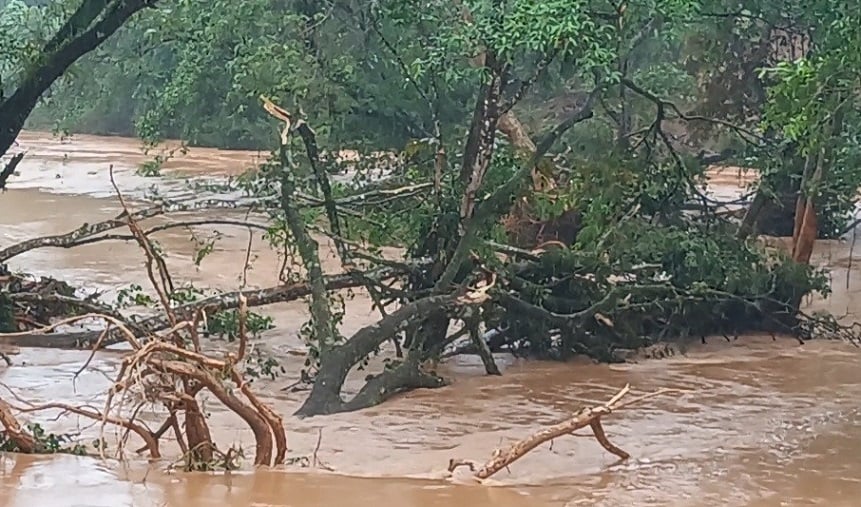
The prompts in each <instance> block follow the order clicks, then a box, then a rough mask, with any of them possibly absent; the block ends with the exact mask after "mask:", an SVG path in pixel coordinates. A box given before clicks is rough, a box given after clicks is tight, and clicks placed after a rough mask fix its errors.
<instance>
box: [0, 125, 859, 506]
mask: <svg viewBox="0 0 861 507" xmlns="http://www.w3.org/2000/svg"><path fill="white" fill-rule="evenodd" d="M20 141H21V143H22V147H24V148H27V149H29V150H30V155H29V156H28V157H27V158H26V159H25V161H24V162H23V163H22V165H21V166H20V172H21V175H20V177H16V178H14V179H13V180H12V182H11V184H10V190H9V191H8V192H6V193H5V194H2V195H0V231H2V232H0V247H2V246H7V245H9V244H12V243H15V242H18V241H21V240H24V239H27V238H31V237H36V236H41V235H45V234H56V233H62V232H67V231H70V230H72V229H74V228H76V227H78V226H79V225H80V224H81V223H83V222H90V223H92V222H94V221H97V220H101V219H105V218H109V217H112V216H115V215H116V214H117V213H118V212H119V210H120V207H119V205H118V203H117V202H116V200H115V199H114V198H113V197H112V196H111V194H112V192H111V187H110V183H109V181H108V179H107V169H108V166H109V165H110V164H113V165H114V166H115V168H116V170H117V171H118V172H117V180H118V184H119V186H120V187H121V188H122V189H123V190H124V191H125V192H128V194H129V195H130V196H132V197H135V196H137V197H139V196H140V195H141V192H143V191H144V190H145V189H146V188H148V187H149V186H150V185H152V183H153V180H152V179H147V178H141V177H137V176H135V175H134V174H133V172H134V168H135V167H136V166H137V164H139V163H140V162H142V161H143V160H145V157H142V156H141V154H140V151H139V145H138V143H137V142H135V141H132V140H124V139H115V138H96V137H89V136H80V137H76V138H75V140H73V141H71V142H67V143H61V142H60V141H58V140H53V139H51V138H50V137H49V136H41V135H37V134H26V135H23V136H22V137H21V139H20ZM260 156H261V155H259V154H254V153H238V152H233V153H231V152H220V151H216V150H203V149H194V150H191V152H190V153H189V155H188V156H186V157H180V158H178V159H177V160H173V161H171V162H169V164H168V166H166V174H165V177H164V178H161V179H159V185H161V186H162V187H163V188H164V189H167V190H166V191H167V192H181V191H182V188H183V185H182V180H181V179H180V178H177V175H182V176H190V175H191V176H213V175H224V174H235V173H239V172H241V171H242V170H243V169H245V168H246V167H247V166H248V165H250V164H251V163H253V161H254V160H255V159H259V157H260ZM713 181H714V182H715V183H716V185H717V186H718V188H717V190H719V191H720V192H721V193H722V194H723V193H729V194H732V193H738V192H739V185H741V184H742V182H743V181H744V178H739V176H738V175H737V174H735V173H733V174H729V173H726V172H725V173H721V174H715V175H714V179H713ZM208 213H213V212H208ZM208 229H211V228H208ZM208 229H207V228H204V229H203V230H208ZM220 230H221V231H222V232H223V233H224V235H225V237H224V238H223V239H222V240H221V241H220V242H219V243H218V244H217V248H216V251H215V252H214V254H213V255H212V256H211V257H209V258H207V259H206V260H205V261H204V262H203V264H202V265H201V266H200V268H198V267H196V266H194V264H193V262H192V259H191V257H192V252H193V244H192V242H191V241H190V240H189V234H188V232H187V231H185V230H181V229H174V230H172V231H170V232H166V233H162V234H160V235H158V236H157V238H158V239H159V241H160V242H161V243H162V244H163V245H164V247H165V249H166V250H167V251H169V252H170V254H169V257H168V264H169V266H170V268H171V269H172V271H173V273H174V275H175V278H176V281H177V282H178V281H179V280H183V281H188V282H194V283H195V284H198V285H206V286H210V287H217V288H222V289H235V288H237V287H238V286H239V284H240V280H241V275H242V273H241V267H242V260H243V259H244V257H245V249H246V245H247V242H248V232H247V231H246V230H244V229H239V228H230V227H225V228H222V229H220ZM253 246H254V252H255V255H256V256H257V258H256V261H255V262H254V269H253V270H252V271H251V272H250V273H249V276H248V281H247V283H248V285H249V286H269V285H274V284H276V283H277V273H278V266H279V260H278V258H277V256H276V254H275V253H274V252H273V251H271V250H270V249H269V248H268V247H267V246H266V244H265V243H264V242H263V241H261V240H260V238H259V237H257V236H255V238H254V240H253ZM323 250H324V252H326V255H327V257H326V258H327V261H326V267H327V269H329V270H335V269H336V268H337V264H336V262H335V259H334V255H333V254H332V253H331V252H330V249H329V248H328V247H327V246H326V245H325V244H324V246H323ZM816 258H817V260H818V261H819V262H822V263H826V264H827V265H829V266H831V267H832V268H833V286H834V292H835V293H834V295H833V296H832V297H831V298H830V299H829V300H825V301H822V300H813V301H809V302H808V303H807V304H808V306H809V307H810V308H812V309H817V308H821V309H829V310H831V311H832V312H834V313H836V314H838V315H841V316H843V318H844V319H847V320H856V319H857V316H856V312H858V311H859V310H861V296H859V294H858V292H859V290H861V272H859V270H858V269H857V267H854V266H853V267H852V268H851V270H850V269H849V266H850V264H851V263H850V252H849V246H848V245H845V244H840V243H838V242H823V243H821V244H820V245H819V246H818V251H817V254H816ZM10 264H11V267H12V268H13V269H21V270H26V271H29V272H33V273H36V274H52V275H54V276H57V277H59V278H62V279H66V280H68V281H70V282H71V283H73V284H77V285H81V286H83V287H85V288H86V289H88V290H101V291H105V293H106V297H110V296H111V295H112V294H114V293H115V291H116V290H117V289H118V288H120V287H123V286H127V285H128V284H129V283H139V284H141V285H146V283H145V278H144V275H143V270H142V269H141V268H142V258H141V254H140V252H139V251H138V250H137V248H136V247H135V246H133V245H130V244H125V243H118V242H112V243H97V244H93V245H88V246H84V247H80V248H76V249H70V250H63V249H43V250H35V251H31V252H29V253H27V254H25V255H21V256H19V257H16V258H15V259H13V261H12V262H11V263H10ZM856 264H857V263H856ZM347 311H348V316H349V317H348V319H347V320H346V322H345V323H344V332H346V333H350V332H352V331H355V330H356V329H358V328H360V327H362V326H363V325H365V324H368V323H370V322H372V321H374V320H375V315H374V314H373V313H372V312H371V311H370V306H369V303H368V300H367V298H365V297H364V296H363V295H362V294H359V295H357V297H355V298H354V299H352V300H350V301H348V309H347ZM267 313H268V314H269V315H271V316H273V318H274V319H275V323H276V325H277V328H276V329H274V330H272V331H269V332H267V333H265V335H264V338H263V343H262V345H261V346H264V347H266V348H268V349H269V350H271V351H273V352H274V353H276V354H278V355H279V357H281V358H283V360H284V365H285V367H286V368H287V374H286V375H285V376H283V377H280V378H278V379H276V380H275V381H266V382H262V383H261V384H260V385H259V386H258V391H259V392H265V393H269V394H268V396H267V400H268V401H269V402H270V403H272V404H273V406H275V407H276V409H278V410H279V411H280V412H281V413H282V414H285V415H287V414H290V413H292V411H293V410H295V408H296V407H297V406H298V404H299V403H300V402H301V401H302V399H303V396H304V395H305V394H304V393H291V392H289V391H282V390H281V388H282V387H284V386H287V385H289V384H291V383H293V382H294V381H295V378H296V376H297V374H298V371H299V369H300V367H301V362H302V360H303V358H301V357H298V356H295V355H292V354H289V353H288V352H290V351H291V350H301V342H300V340H299V338H298V336H297V333H298V329H299V326H300V325H301V324H302V323H303V322H304V320H305V318H306V311H305V308H304V305H303V304H302V303H300V302H297V303H289V304H279V305H274V306H272V307H271V308H268V309H267ZM86 357H87V353H85V352H78V351H59V350H48V349H26V350H21V351H20V353H19V354H17V355H15V356H13V360H14V363H15V364H14V365H13V366H12V367H6V366H5V365H0V382H3V383H4V384H6V385H8V386H10V387H11V388H13V389H15V391H16V392H17V393H19V395H21V396H22V397H25V398H27V399H28V400H31V401H34V402H39V401H48V400H64V401H68V402H73V403H79V404H84V403H90V404H93V405H95V406H100V405H101V403H102V401H101V400H102V399H103V398H101V395H102V394H103V392H104V390H105V389H106V388H107V386H108V385H109V380H108V377H110V376H112V375H113V374H114V373H115V372H116V368H117V363H118V358H119V355H118V353H116V352H106V353H103V354H100V355H99V356H98V357H97V359H96V360H95V361H94V362H93V364H92V366H93V368H91V370H89V371H88V372H86V373H83V374H82V375H80V376H79V377H78V378H77V379H74V374H75V372H76V371H77V370H78V369H79V367H80V365H81V364H82V363H83V362H84V361H85V360H86ZM499 360H500V365H501V367H502V368H503V370H504V375H503V376H501V377H487V376H484V375H483V369H482V367H481V364H480V362H479V361H478V360H477V359H476V358H472V357H460V358H456V359H453V360H451V361H450V362H448V363H446V364H444V365H442V367H441V369H442V371H443V373H444V375H445V376H446V377H447V378H449V379H451V380H452V384H451V385H450V386H448V387H445V388H442V389H438V390H433V391H418V392H413V393H410V394H408V395H406V396H403V397H400V398H398V399H395V400H392V401H390V402H387V403H386V404H384V405H383V406H381V407H377V408H373V409H370V410H366V411H362V412H359V413H352V414H340V415H336V416H331V417H326V418H312V419H306V420H298V419H296V418H292V417H287V418H286V419H285V424H286V426H287V432H288V440H289V444H290V452H289V455H290V456H293V457H298V456H309V455H311V454H312V453H314V449H315V447H316V446H317V442H318V439H319V449H318V450H317V452H316V453H317V458H318V459H319V461H321V462H324V463H325V464H326V465H327V466H328V467H329V468H331V469H332V470H333V471H331V472H330V471H325V470H321V469H301V468H297V467H293V468H288V469H287V470H273V471H253V470H251V469H250V467H248V468H246V469H244V470H243V471H241V472H236V473H231V474H226V475H225V474H218V475H214V474H177V473H170V472H167V471H166V469H167V468H168V465H169V464H170V458H171V457H170V456H169V457H168V458H167V459H166V460H164V461H161V462H158V463H153V464H148V463H146V462H145V461H143V460H139V459H134V458H133V459H131V460H130V461H129V462H127V463H124V464H119V463H116V462H114V461H110V460H108V461H101V460H99V459H94V458H79V457H74V456H40V457H31V456H15V455H6V456H0V506H21V507H24V506H28V507H29V506H40V507H43V506H44V507H52V506H105V507H107V506H111V507H116V506H126V505H129V506H141V507H144V506H162V505H169V506H189V507H203V506H211V505H213V506H214V505H218V506H223V507H234V506H236V507H238V506H293V507H310V506H368V505H378V504H381V503H384V502H385V503H388V504H391V505H399V506H404V507H431V506H446V507H489V506H494V507H509V506H510V507H514V506H539V507H540V506H566V505H567V506H574V505H606V506H617V505H618V506H629V505H635V506H640V505H643V506H648V505H655V506H665V505H671V506H712V505H714V506H719V505H733V506H736V505H738V506H742V505H749V506H781V505H813V504H817V505H828V506H850V505H851V506H854V505H858V502H859V500H858V499H859V498H861V403H859V400H861V355H859V353H858V351H857V349H855V348H854V347H851V346H848V345H845V344H839V343H827V342H809V343H807V344H805V345H799V344H798V343H797V342H795V341H793V340H788V339H778V340H777V341H773V340H772V338H771V337H767V336H766V337H763V336H743V337H740V338H739V340H738V341H736V342H733V343H727V342H726V341H724V340H723V339H722V338H713V339H711V340H709V343H708V344H707V345H704V346H697V347H696V348H693V349H691V350H688V352H687V354H685V355H677V356H674V357H672V358H669V359H666V360H661V361H646V362H641V363H638V364H626V365H613V366H607V365H592V364H586V363H585V362H582V361H581V362H574V363H569V364H560V363H541V362H524V361H515V360H512V359H510V358H507V357H504V356H500V358H499ZM625 383H631V384H632V386H633V387H634V388H635V389H638V390H640V391H647V390H653V389H657V388H662V387H674V388H680V389H683V390H685V392H684V393H683V394H679V395H668V396H665V397H660V398H655V399H652V400H649V401H647V402H645V403H643V404H642V405H641V406H637V407H632V408H630V409H626V410H625V411H622V412H619V413H617V414H613V415H612V416H610V417H608V418H607V420H606V422H605V427H606V429H607V432H608V434H609V436H610V438H611V439H612V440H613V442H614V443H615V444H617V445H618V446H620V447H622V448H623V449H625V450H626V451H628V452H629V453H630V454H631V455H632V458H631V459H630V460H628V461H627V462H624V463H618V462H617V460H616V458H615V456H612V455H610V454H608V453H606V452H605V451H604V450H603V449H602V448H601V447H600V446H599V445H598V444H597V443H596V442H595V441H594V440H593V439H592V438H591V437H585V436H584V437H568V438H564V439H559V440H557V441H555V442H554V443H553V445H552V447H551V446H548V445H545V446H543V447H542V448H539V449H536V450H535V451H533V452H532V453H530V454H529V455H527V456H526V457H525V458H523V459H522V460H520V461H518V462H517V463H515V464H514V465H512V466H511V468H510V471H502V472H500V473H499V474H498V475H497V476H494V481H493V485H492V487H488V486H476V485H458V484H452V483H451V482H447V481H443V480H441V479H440V478H441V476H442V473H441V472H442V470H444V468H445V467H446V465H447V463H448V460H449V459H450V458H467V459H475V460H479V461H483V460H484V459H486V458H487V457H489V456H490V453H491V452H492V450H493V449H495V448H497V447H500V446H503V445H505V444H506V443H509V442H512V441H513V440H515V439H517V438H520V437H522V436H525V435H527V434H529V433H530V432H532V431H534V430H536V429H538V428H540V427H542V426H544V425H548V424H552V423H554V422H558V421H560V420H562V419H564V418H566V417H567V416H569V415H570V414H571V413H572V412H573V411H575V410H577V409H578V408H579V407H581V406H582V405H583V404H584V403H589V400H604V399H607V398H608V397H609V396H610V395H612V394H613V392H615V390H616V389H618V388H619V387H621V386H623V385H624V384H625ZM352 387H353V388H355V385H353V386H352ZM0 389H2V388H0ZM5 395H6V394H5V393H4V396H5ZM205 408H206V410H207V411H208V412H210V413H211V424H212V428H213V432H214V434H215V435H216V439H215V440H216V441H217V442H219V443H221V444H222V445H223V446H229V445H231V444H236V445H241V446H243V447H244V448H246V449H249V447H253V440H252V439H251V435H250V432H248V431H247V430H246V429H245V427H244V425H243V423H242V421H241V420H239V419H238V418H235V417H234V416H233V415H232V414H230V413H227V412H225V411H224V410H223V409H221V407H220V406H218V405H217V404H209V405H207V406H206V407H205ZM28 420H30V421H38V422H40V423H42V424H44V425H46V426H47V427H49V428H50V429H55V430H60V431H64V432H69V431H73V432H74V431H81V432H82V434H83V435H92V434H93V433H92V432H93V428H88V427H87V426H89V425H90V423H88V422H87V421H84V420H80V421H78V420H77V419H75V418H72V417H66V418H64V419H62V420H60V421H54V420H53V414H44V415H40V416H38V417H34V418H31V419H28ZM151 422H152V423H153V424H157V421H151ZM96 434H97V433H96ZM173 457H175V456H173Z"/></svg>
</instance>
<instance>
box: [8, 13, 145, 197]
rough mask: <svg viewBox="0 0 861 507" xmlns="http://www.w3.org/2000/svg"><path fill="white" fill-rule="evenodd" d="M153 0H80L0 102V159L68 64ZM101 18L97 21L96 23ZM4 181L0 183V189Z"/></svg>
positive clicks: (88, 50)
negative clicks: (27, 70)
mask: <svg viewBox="0 0 861 507" xmlns="http://www.w3.org/2000/svg"><path fill="white" fill-rule="evenodd" d="M156 1H157V0H123V1H116V2H108V1H107V0H84V2H83V3H82V4H81V5H80V6H79V7H78V9H77V10H76V11H75V12H74V13H73V14H72V15H71V16H70V17H69V19H68V20H67V21H66V23H65V24H64V25H63V27H61V28H60V30H59V31H58V32H57V34H56V35H55V36H54V37H53V39H52V40H51V41H49V42H48V43H47V44H46V45H45V46H44V47H43V49H42V55H41V57H40V58H39V59H38V61H37V64H36V65H35V66H34V67H33V68H32V70H30V72H28V73H27V74H26V75H25V76H24V78H23V80H22V81H21V83H20V84H19V85H18V86H17V88H16V89H15V91H14V92H13V93H12V95H10V96H9V97H8V98H7V99H5V100H3V101H2V103H0V156H2V155H4V154H5V153H6V152H7V151H8V150H9V148H10V147H11V146H12V143H13V142H15V139H16V138H17V137H18V133H19V132H21V129H22V128H24V123H25V122H26V121H27V117H28V116H30V113H31V112H32V111H33V108H35V107H36V104H37V103H38V101H39V98H40V97H41V96H42V94H43V93H45V91H46V90H47V89H48V88H49V87H50V86H51V85H52V84H53V83H54V81H56V80H57V79H58V78H59V77H60V76H62V75H63V73H65V72H66V70H67V69H68V68H69V66H70V65H72V64H73V63H75V61H77V60H78V59H79V58H81V57H82V56H84V55H85V54H87V53H89V52H90V51H93V50H94V49H96V48H97V47H98V46H99V45H100V44H101V43H102V42H104V41H105V40H106V39H107V38H108V37H110V36H111V35H112V34H113V33H114V32H116V31H117V29H119V27H121V26H122V25H123V24H124V23H125V22H126V21H127V20H128V19H129V18H130V17H131V16H132V15H133V14H135V13H136V12H137V11H139V10H141V9H143V8H144V7H147V6H152V5H154V4H155V3H156ZM99 18H101V20H99V21H96V20H97V19H99ZM5 183H6V180H5V179H3V180H2V181H0V187H2V186H3V185H5Z"/></svg>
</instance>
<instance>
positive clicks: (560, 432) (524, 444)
mask: <svg viewBox="0 0 861 507" xmlns="http://www.w3.org/2000/svg"><path fill="white" fill-rule="evenodd" d="M630 392H631V386H630V385H625V387H623V388H622V389H621V390H620V391H619V392H618V393H616V394H615V395H614V396H613V397H612V398H610V400H609V401H607V402H606V403H604V404H602V405H598V406H595V407H591V408H584V409H582V410H580V411H579V412H577V414H575V415H574V416H573V417H571V418H570V419H568V420H566V421H563V422H561V423H558V424H554V425H553V426H550V427H548V428H544V429H543V430H540V431H537V432H535V433H533V434H532V435H529V436H528V437H526V438H524V439H522V440H520V441H518V442H515V443H514V444H513V445H512V446H511V447H509V448H508V449H507V450H501V449H497V450H496V451H494V452H493V455H492V456H491V458H490V459H489V460H487V462H485V463H484V464H483V465H480V466H479V465H477V464H476V463H475V462H474V461H470V460H462V459H452V460H450V461H449V465H448V471H449V473H451V472H454V471H455V470H456V469H457V468H460V467H464V466H466V467H468V468H469V469H470V471H472V472H473V476H474V477H475V478H476V479H478V480H484V479H487V478H488V477H490V476H492V475H494V474H495V473H497V472H499V471H500V470H502V469H504V468H507V467H508V466H509V465H511V464H512V463H514V462H515V461H517V460H518V459H520V458H522V457H523V456H525V455H526V454H527V453H528V452H529V451H531V450H533V449H535V448H536V447H538V446H539V445H541V444H543V443H544V442H547V441H551V440H553V439H556V438H559V437H561V436H564V435H569V434H572V433H573V432H575V431H577V430H579V429H580V428H585V427H586V426H589V427H591V428H592V432H593V433H594V435H595V439H596V440H598V443H600V444H601V446H602V447H603V448H604V449H606V450H607V451H609V452H611V453H613V454H615V455H616V456H618V457H619V458H620V459H623V460H625V459H628V458H629V457H630V454H628V453H627V452H625V451H624V450H622V449H620V448H619V447H617V446H615V445H613V444H612V443H611V442H610V440H609V439H608V438H607V435H606V434H605V433H604V428H603V427H602V426H601V417H603V416H605V415H609V414H611V413H613V411H615V410H619V409H621V408H623V407H627V406H629V405H633V404H634V403H639V402H641V401H643V400H646V399H649V398H652V397H654V396H659V395H662V394H668V393H678V392H681V391H679V390H677V389H660V390H658V391H655V392H652V393H648V394H645V395H643V396H639V397H637V398H633V399H630V400H628V401H627V402H624V403H623V402H622V399H623V398H624V397H625V396H626V395H628V394H629V393H630Z"/></svg>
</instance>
